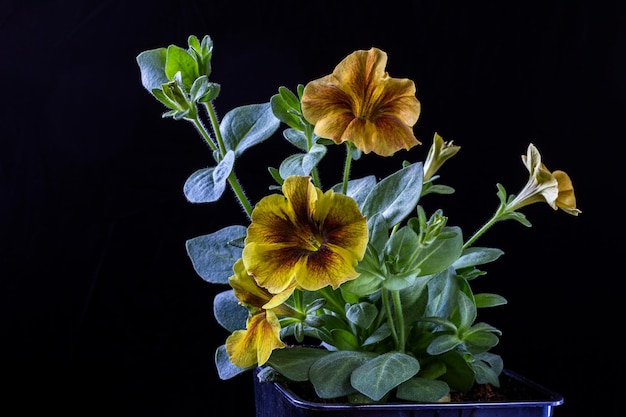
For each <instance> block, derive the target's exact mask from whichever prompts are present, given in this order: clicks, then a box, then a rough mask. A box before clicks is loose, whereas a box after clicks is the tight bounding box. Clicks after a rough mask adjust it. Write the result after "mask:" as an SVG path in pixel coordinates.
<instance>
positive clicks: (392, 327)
mask: <svg viewBox="0 0 626 417" xmlns="http://www.w3.org/2000/svg"><path fill="white" fill-rule="evenodd" d="M382 298H383V308H384V309H385V314H387V323H389V329H390V330H391V337H393V341H394V343H395V344H396V348H398V349H399V347H400V339H399V337H398V332H397V330H396V323H395V321H394V319H393V312H392V311H391V303H390V302H389V290H388V289H386V288H384V287H383V292H382Z"/></svg>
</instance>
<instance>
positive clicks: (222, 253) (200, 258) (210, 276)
mask: <svg viewBox="0 0 626 417" xmlns="http://www.w3.org/2000/svg"><path fill="white" fill-rule="evenodd" d="M245 236H246V227H245V226H237V225H234V226H227V227H224V228H223V229H220V230H218V231H216V232H213V233H210V234H208V235H203V236H198V237H195V238H192V239H189V240H187V242H186V243H185V246H186V248H187V254H188V255H189V258H191V263H192V265H193V268H194V269H195V271H196V272H197V273H198V275H200V277H202V279H204V280H205V281H207V282H210V283H213V284H228V278H229V277H230V276H232V275H233V264H234V263H235V261H236V260H237V259H239V258H241V252H242V248H241V246H237V245H235V244H233V242H235V241H237V240H239V239H242V238H244V237H245Z"/></svg>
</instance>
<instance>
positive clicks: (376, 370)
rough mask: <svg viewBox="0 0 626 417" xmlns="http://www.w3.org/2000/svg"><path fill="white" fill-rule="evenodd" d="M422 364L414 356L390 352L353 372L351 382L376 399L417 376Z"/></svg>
mask: <svg viewBox="0 0 626 417" xmlns="http://www.w3.org/2000/svg"><path fill="white" fill-rule="evenodd" d="M419 370H420V364H419V362H418V361H417V359H415V358H414V357H413V356H410V355H407V354H406V353H401V352H388V353H384V354H382V355H380V356H377V357H376V358H374V359H372V360H370V361H367V362H366V363H365V364H363V365H361V366H359V367H358V368H357V369H355V370H354V372H352V376H351V378H350V382H351V384H352V386H353V387H354V388H356V389H357V390H358V391H359V392H360V393H362V394H365V395H367V396H368V397H370V398H371V399H372V400H374V401H378V400H380V399H381V398H383V397H384V396H385V395H386V394H387V393H388V392H389V391H391V390H392V389H394V388H395V387H397V386H398V385H400V384H401V383H403V382H405V381H407V380H408V379H410V378H412V377H413V376H415V375H416V374H417V373H418V372H419Z"/></svg>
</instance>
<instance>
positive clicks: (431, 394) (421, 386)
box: [396, 378, 450, 403]
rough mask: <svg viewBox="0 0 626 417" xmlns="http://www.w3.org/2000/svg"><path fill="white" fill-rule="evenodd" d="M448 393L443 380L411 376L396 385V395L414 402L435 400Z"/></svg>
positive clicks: (448, 388) (447, 387)
mask: <svg viewBox="0 0 626 417" xmlns="http://www.w3.org/2000/svg"><path fill="white" fill-rule="evenodd" d="M449 393H450V387H449V386H448V384H446V383H445V382H444V381H439V380H436V379H427V378H411V379H409V380H408V381H406V382H403V383H402V384H400V386H398V391H397V392H396V396H397V397H398V398H401V399H403V400H407V401H415V402H429V403H432V402H437V401H439V400H441V399H442V398H443V397H445V396H446V395H448V394H449Z"/></svg>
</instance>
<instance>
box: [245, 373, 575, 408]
mask: <svg viewBox="0 0 626 417" xmlns="http://www.w3.org/2000/svg"><path fill="white" fill-rule="evenodd" d="M501 378H502V382H501V384H502V385H503V386H504V384H513V385H514V386H515V387H514V388H515V390H516V391H520V390H523V391H524V392H525V393H527V395H528V400H525V399H524V400H511V401H497V402H456V403H453V402H450V403H427V404H426V403H385V404H359V405H355V404H347V403H346V404H343V403H341V404H340V403H319V402H312V401H308V400H304V399H302V398H301V397H299V396H298V395H297V394H296V393H295V392H293V391H292V390H291V389H289V388H287V387H285V386H284V385H281V384H280V383H276V382H259V380H258V378H257V377H256V371H255V373H254V398H255V403H256V417H550V416H552V412H553V410H554V407H555V406H558V405H561V404H563V397H562V396H561V395H559V394H557V393H555V392H552V391H550V390H548V389H546V388H544V387H542V386H541V385H539V384H537V383H535V382H533V381H530V380H528V379H526V378H524V377H522V376H520V375H518V374H516V373H514V372H511V371H509V370H504V372H503V375H502V377H501Z"/></svg>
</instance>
